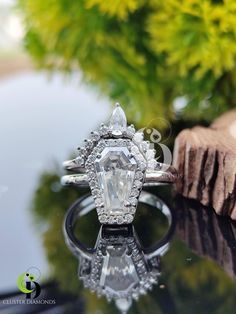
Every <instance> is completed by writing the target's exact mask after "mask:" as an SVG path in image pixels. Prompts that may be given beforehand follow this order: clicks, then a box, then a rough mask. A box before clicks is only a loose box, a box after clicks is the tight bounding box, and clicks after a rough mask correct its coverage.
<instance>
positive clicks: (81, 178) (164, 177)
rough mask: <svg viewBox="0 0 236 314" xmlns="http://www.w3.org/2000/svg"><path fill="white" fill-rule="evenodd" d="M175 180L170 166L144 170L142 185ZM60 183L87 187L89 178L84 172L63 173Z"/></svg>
mask: <svg viewBox="0 0 236 314" xmlns="http://www.w3.org/2000/svg"><path fill="white" fill-rule="evenodd" d="M176 180H177V173H176V171H175V169H174V168H173V167H172V166H169V168H168V169H167V170H166V171H162V170H156V171H146V173H145V175H144V186H157V185H160V184H169V183H174V182H176ZM61 184H62V185H65V186H67V185H74V186H78V187H88V186H89V180H88V176H87V174H85V173H77V174H71V175H65V176H63V177H62V178H61Z"/></svg>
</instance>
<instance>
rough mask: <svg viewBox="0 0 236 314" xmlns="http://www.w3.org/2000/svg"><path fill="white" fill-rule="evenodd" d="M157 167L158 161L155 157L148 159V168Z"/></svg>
mask: <svg viewBox="0 0 236 314" xmlns="http://www.w3.org/2000/svg"><path fill="white" fill-rule="evenodd" d="M156 167H157V161H156V160H155V159H151V160H149V161H148V168H149V169H153V170H154V169H155V168H156Z"/></svg>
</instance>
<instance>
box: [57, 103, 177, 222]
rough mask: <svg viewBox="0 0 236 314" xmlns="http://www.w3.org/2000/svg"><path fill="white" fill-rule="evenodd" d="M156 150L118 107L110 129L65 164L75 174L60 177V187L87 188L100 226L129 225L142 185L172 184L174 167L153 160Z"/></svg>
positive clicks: (95, 136) (96, 134)
mask: <svg viewBox="0 0 236 314" xmlns="http://www.w3.org/2000/svg"><path fill="white" fill-rule="evenodd" d="M155 154H156V151H155V150H154V149H150V143H149V142H148V141H144V140H143V133H142V132H135V129H134V127H133V126H132V125H131V126H128V127H127V121H126V116H125V113H124V111H123V110H122V109H121V107H120V106H119V105H117V106H116V108H115V110H114V111H113V114H112V117H111V120H110V124H109V126H106V125H102V126H101V128H100V129H99V130H98V131H96V132H92V134H91V139H90V140H86V141H85V147H81V148H80V149H79V156H78V157H77V158H75V159H73V160H69V161H66V162H65V163H64V167H65V168H66V170H73V171H76V172H77V174H74V175H67V176H64V177H62V180H61V182H62V184H63V185H75V186H88V185H89V186H90V188H91V192H92V196H93V197H94V200H95V204H96V208H97V213H98V218H99V221H100V222H101V223H109V224H117V223H118V224H123V223H131V222H132V221H133V218H134V214H135V211H136V206H137V202H138V197H139V195H140V192H141V190H142V187H143V185H149V186H150V185H159V184H163V183H173V182H175V181H176V179H177V172H176V170H175V168H174V167H172V166H170V165H166V164H162V163H158V162H157V161H156V160H155Z"/></svg>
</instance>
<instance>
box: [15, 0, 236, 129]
mask: <svg viewBox="0 0 236 314" xmlns="http://www.w3.org/2000/svg"><path fill="white" fill-rule="evenodd" d="M18 2H19V7H20V9H21V11H22V12H23V17H24V21H25V27H26V35H25V46H26V49H27V50H28V52H29V53H30V54H31V55H32V56H33V58H34V60H35V61H36V62H37V64H38V66H40V67H41V68H47V69H59V70H63V71H66V72H68V73H71V72H73V71H74V70H76V69H78V68H79V69H81V71H82V74H83V78H84V80H85V81H86V82H89V83H92V84H93V85H95V86H98V87H99V89H100V90H101V91H102V92H103V93H105V94H106V95H109V96H110V97H111V98H112V99H114V100H118V101H120V102H122V104H123V105H124V106H125V107H126V110H127V114H128V116H129V118H130V120H133V121H135V122H139V123H142V125H147V124H152V125H155V120H153V119H154V118H155V117H162V118H165V119H167V120H168V121H171V120H172V119H173V118H174V117H175V111H174V110H173V103H175V101H176V98H177V97H180V96H184V97H185V102H186V104H187V105H186V106H185V108H184V109H183V110H182V112H181V114H182V117H184V118H185V119H190V118H191V119H194V120H195V121H196V120H198V119H202V118H204V119H206V120H208V121H211V120H212V119H213V118H214V117H216V116H218V115H219V114H220V113H222V112H224V111H225V110H227V109H229V108H232V107H235V105H236V75H235V74H236V40H235V39H236V2H235V0H222V1H218V0H191V1H189V0H183V1H178V0H167V1H159V0H149V1H143V0H126V1H122V0H114V1H104V0H80V1H78V0H70V1H67V0H43V1H42V0H18ZM159 127H162V125H161V123H160V121H159Z"/></svg>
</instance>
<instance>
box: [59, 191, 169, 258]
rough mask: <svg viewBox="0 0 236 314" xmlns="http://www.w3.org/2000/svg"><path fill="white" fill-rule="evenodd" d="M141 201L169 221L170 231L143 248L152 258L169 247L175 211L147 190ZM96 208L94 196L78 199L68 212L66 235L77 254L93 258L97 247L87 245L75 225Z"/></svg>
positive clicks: (67, 240)
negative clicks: (75, 229) (81, 240)
mask: <svg viewBox="0 0 236 314" xmlns="http://www.w3.org/2000/svg"><path fill="white" fill-rule="evenodd" d="M139 202H140V203H143V204H146V205H149V206H151V207H154V208H156V209H157V210H159V211H161V212H162V213H163V215H165V217H166V219H167V221H168V231H167V232H166V234H165V235H164V236H163V237H162V238H161V239H160V240H159V241H158V242H157V243H155V244H154V245H152V246H150V247H148V248H142V250H143V252H144V254H145V256H146V258H149V259H150V258H152V257H154V256H162V255H164V254H165V252H166V251H167V250H168V248H169V241H170V239H171V237H172V235H173V231H174V219H173V211H172V210H171V209H170V208H169V207H168V206H167V205H166V204H165V203H164V202H163V201H162V200H161V199H160V198H159V197H157V196H156V195H154V194H152V193H149V192H146V191H142V192H141V194H140V197H139ZM95 208H96V207H95V204H94V200H93V198H92V196H91V195H85V196H84V197H81V198H80V199H78V200H77V201H76V202H75V203H74V204H73V205H72V206H71V207H70V208H69V209H68V211H67V213H66V216H65V221H64V235H65V239H66V243H67V245H68V247H69V249H70V250H71V251H72V253H73V254H74V255H76V256H83V257H86V258H87V259H91V258H92V256H93V254H94V252H95V251H96V248H88V247H86V246H85V245H84V244H83V243H82V242H80V241H79V240H78V239H77V237H76V236H75V234H74V227H75V224H76V222H77V221H78V219H79V218H80V217H82V216H84V215H86V214H88V213H89V212H90V211H92V210H94V209H95Z"/></svg>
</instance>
